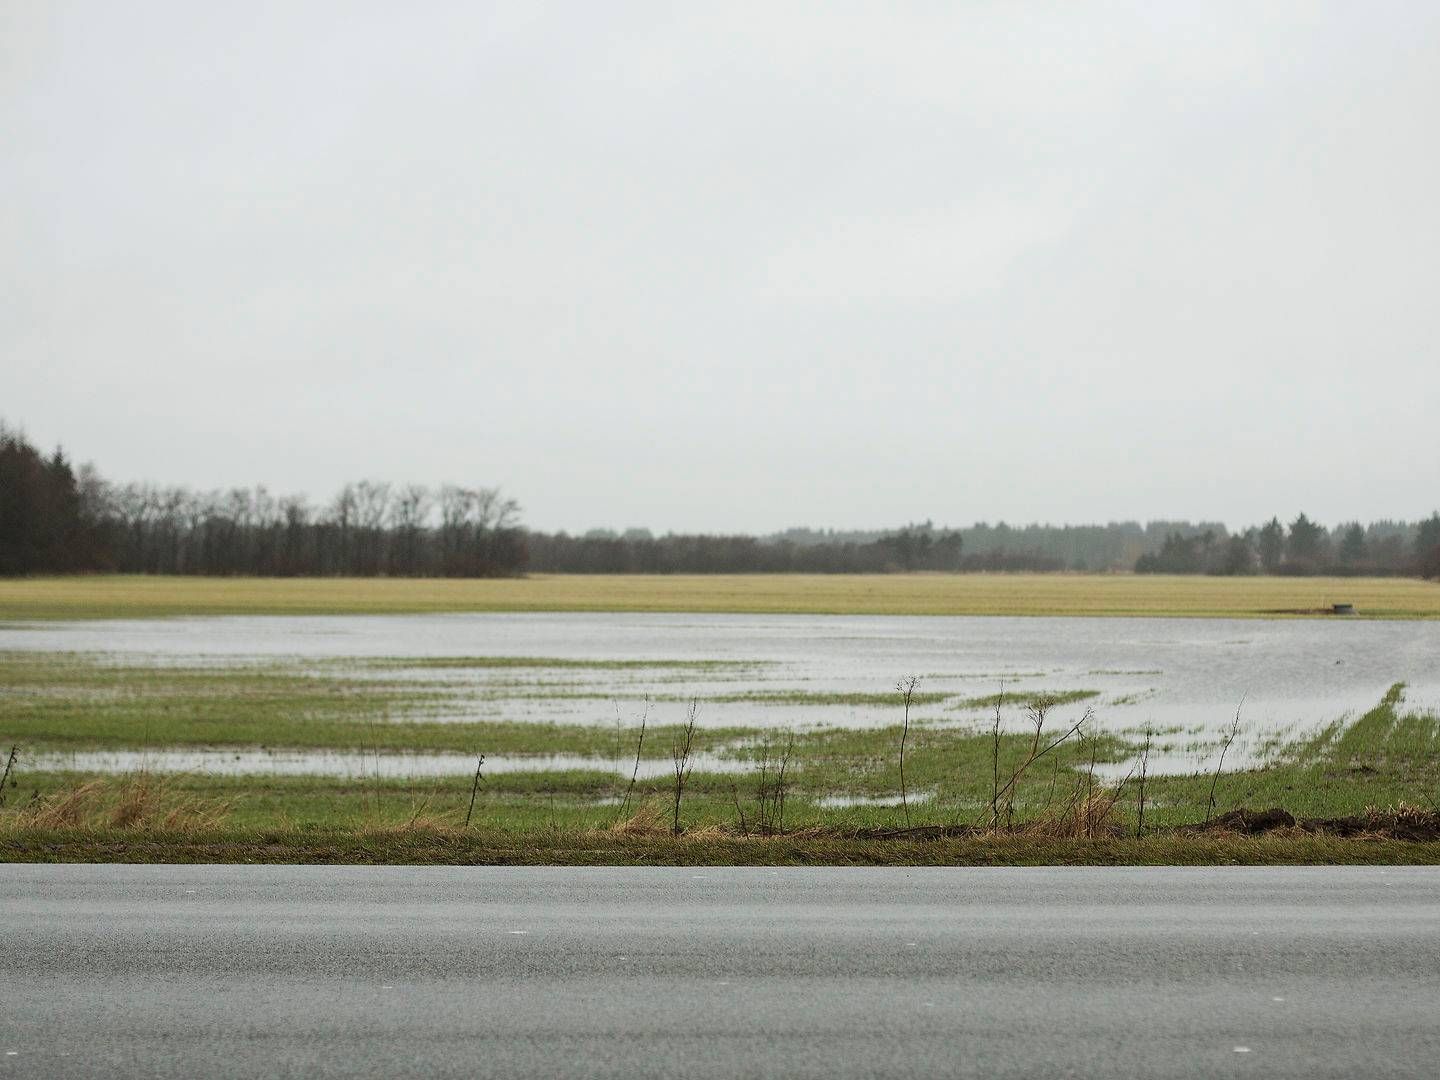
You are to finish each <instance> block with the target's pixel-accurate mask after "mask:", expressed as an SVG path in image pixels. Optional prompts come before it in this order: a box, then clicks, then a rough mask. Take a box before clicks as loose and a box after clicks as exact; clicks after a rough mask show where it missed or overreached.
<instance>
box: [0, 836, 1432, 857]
mask: <svg viewBox="0 0 1440 1080" xmlns="http://www.w3.org/2000/svg"><path fill="white" fill-rule="evenodd" d="M1437 861H1440V845H1437V844H1434V843H1412V842H1404V841H1395V840H1365V839H1341V838H1337V837H1332V836H1323V835H1322V836H1299V837H1292V836H1256V837H1246V836H1230V835H1218V836H1195V837H1173V836H1156V837H1147V838H1145V839H1142V840H1133V839H1105V840H1056V839H1046V838H1035V837H1025V836H1017V837H1003V836H1002V837H995V838H983V837H982V838H967V839H954V840H938V841H936V840H909V841H907V840H864V839H858V838H852V837H845V836H813V835H788V836H775V837H759V836H752V837H716V836H710V835H707V836H695V835H693V834H692V835H686V836H679V837H671V836H653V835H645V836H624V835H617V834H614V833H609V832H575V831H568V830H565V829H556V828H549V827H544V828H539V829H533V830H530V831H524V832H520V831H513V830H496V829H491V828H479V829H474V830H471V831H468V832H457V831H437V830H431V829H423V828H416V829H403V828H402V829H391V830H382V829H371V830H364V829H343V828H326V829H296V828H286V827H282V828H225V829H216V830H212V831H208V832H205V833H196V832H193V831H174V832H164V831H154V832H144V833H139V834H136V833H135V831H133V830H92V829H54V830H36V831H31V832H26V833H18V834H17V833H4V832H0V862H107V863H109V862H125V863H153V862H166V863H303V864H317V863H319V864H362V865H363V864H385V865H425V864H446V865H477V864H484V865H514V866H530V865H540V866H549V865H564V866H737V865H739V866H813V865H824V866H1106V865H1114V866H1216V865H1256V866H1266V865H1283V866H1293V865H1307V864H1308V865H1327V866H1330V865H1372V866H1374V865H1379V866H1394V865H1407V864H1416V865H1432V864H1434V863H1436V862H1437Z"/></svg>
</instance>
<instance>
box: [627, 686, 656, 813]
mask: <svg viewBox="0 0 1440 1080" xmlns="http://www.w3.org/2000/svg"><path fill="white" fill-rule="evenodd" d="M649 719H650V695H649V694H646V695H645V710H644V711H643V712H642V713H641V714H640V737H639V738H637V739H636V740H635V768H634V770H633V771H632V772H631V773H630V786H629V787H627V788H626V789H625V798H624V800H623V801H622V802H621V803H620V816H621V817H624V816H625V810H626V808H627V807H628V806H629V805H630V796H631V795H632V794H634V792H635V781H636V780H637V779H638V778H639V776H640V753H641V751H643V750H644V749H645V723H646V721H647V720H649Z"/></svg>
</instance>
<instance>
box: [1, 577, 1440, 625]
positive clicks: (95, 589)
mask: <svg viewBox="0 0 1440 1080" xmlns="http://www.w3.org/2000/svg"><path fill="white" fill-rule="evenodd" d="M1335 603H1353V604H1354V605H1355V608H1356V611H1357V612H1358V617H1359V618H1387V619H1388V618H1425V619H1433V618H1440V584H1436V583H1433V582H1424V581H1416V580H1411V579H1404V578H1210V577H1170V576H1162V575H1132V574H958V575H957V574H854V575H850V574H773V575H772V574H715V575H681V574H676V575H640V574H625V575H535V576H533V577H528V578H507V579H502V580H494V581H482V580H439V579H409V578H404V579H401V578H192V577H143V576H124V575H113V576H112V575H95V576H82V577H65V578H26V579H18V580H4V581H0V620H27V619H87V618H88V619H96V618H108V619H116V618H154V617H159V616H173V615H351V614H355V615H379V614H402V613H423V612H463V611H654V612H736V613H747V614H756V613H796V614H866V615H1175V616H1208V617H1217V616H1225V617H1237V618H1257V617H1258V618H1293V617H1305V616H1319V615H1322V614H1323V613H1326V612H1328V611H1329V610H1330V608H1331V605H1333V604H1335Z"/></svg>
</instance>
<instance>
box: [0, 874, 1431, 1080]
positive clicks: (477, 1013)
mask: <svg viewBox="0 0 1440 1080" xmlns="http://www.w3.org/2000/svg"><path fill="white" fill-rule="evenodd" d="M1437 1073H1440V871H1437V870H1433V869H1398V868H1391V869H1370V868H1364V869H1350V868H1335V869H1329V868H1326V869H1246V868H1217V869H1143V870H1141V869H1107V868H1097V869H1060V868H1057V869H979V870H977V869H913V870H883V869H835V868H830V869H819V868H817V869H784V870H769V869H751V868H745V869H688V868H682V869H670V868H619V869H606V868H599V869H578V868H564V867H556V868H544V869H496V868H448V867H434V868H406V867H390V868H363V867H340V868H327V867H310V868H301V867H229V866H227V867H159V866H156V867H139V866H0V1080H3V1077H6V1076H97V1077H105V1078H107V1080H115V1078H119V1077H130V1076H176V1077H195V1076H296V1077H302V1076H303V1077H325V1076H355V1075H372V1076H386V1077H398V1076H425V1077H432V1076H533V1077H557V1076H576V1077H581V1076H583V1077H612V1076H613V1077H627V1078H633V1077H648V1076H655V1077H712V1076H715V1077H721V1076H723V1077H731V1076H736V1077H739V1076H743V1077H762V1076H776V1077H805V1076H814V1077H826V1078H831V1077H848V1076H856V1077H860V1076H863V1077H889V1076H950V1077H953V1076H976V1077H1005V1076H1023V1077H1046V1076H1137V1077H1138V1076H1144V1077H1215V1076H1257V1077H1279V1076H1295V1077H1332V1076H1333V1077H1341V1076H1344V1077H1352V1076H1366V1077H1434V1076H1436V1075H1437Z"/></svg>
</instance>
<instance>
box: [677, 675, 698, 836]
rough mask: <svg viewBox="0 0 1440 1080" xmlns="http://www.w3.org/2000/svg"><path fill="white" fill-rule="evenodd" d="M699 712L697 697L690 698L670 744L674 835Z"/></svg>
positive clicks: (678, 831)
mask: <svg viewBox="0 0 1440 1080" xmlns="http://www.w3.org/2000/svg"><path fill="white" fill-rule="evenodd" d="M699 713H700V701H699V699H698V698H691V699H690V706H689V709H688V710H687V712H686V714H685V726H684V727H683V728H681V729H680V733H679V734H678V735H676V736H675V741H674V742H672V743H671V744H670V760H671V761H672V762H673V763H674V765H675V806H674V820H673V823H672V826H671V832H673V833H674V834H675V835H676V836H679V835H680V800H681V799H682V798H683V797H684V795H685V782H686V781H687V780H689V779H690V769H691V768H692V764H691V761H690V758H691V755H692V753H693V752H694V748H695V718H696V716H698V715H699Z"/></svg>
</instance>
